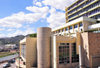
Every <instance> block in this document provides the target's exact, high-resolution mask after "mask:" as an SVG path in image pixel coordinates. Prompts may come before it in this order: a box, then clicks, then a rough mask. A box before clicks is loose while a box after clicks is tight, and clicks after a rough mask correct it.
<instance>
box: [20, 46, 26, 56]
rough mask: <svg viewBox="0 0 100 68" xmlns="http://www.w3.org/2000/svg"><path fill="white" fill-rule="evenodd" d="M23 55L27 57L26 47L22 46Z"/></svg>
mask: <svg viewBox="0 0 100 68" xmlns="http://www.w3.org/2000/svg"><path fill="white" fill-rule="evenodd" d="M21 55H22V56H23V57H24V58H25V57H26V45H21Z"/></svg>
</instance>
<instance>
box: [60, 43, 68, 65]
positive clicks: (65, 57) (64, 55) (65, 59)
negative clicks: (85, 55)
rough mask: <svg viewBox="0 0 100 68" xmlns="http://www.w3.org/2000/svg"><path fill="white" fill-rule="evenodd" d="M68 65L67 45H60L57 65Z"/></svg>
mask: <svg viewBox="0 0 100 68" xmlns="http://www.w3.org/2000/svg"><path fill="white" fill-rule="evenodd" d="M63 63H69V43H60V46H59V64H63Z"/></svg>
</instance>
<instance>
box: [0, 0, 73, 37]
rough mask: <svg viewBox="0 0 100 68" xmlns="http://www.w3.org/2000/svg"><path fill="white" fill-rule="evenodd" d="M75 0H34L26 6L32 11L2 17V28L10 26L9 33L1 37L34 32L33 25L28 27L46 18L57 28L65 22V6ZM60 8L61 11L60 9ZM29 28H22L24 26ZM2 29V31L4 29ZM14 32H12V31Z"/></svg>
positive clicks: (52, 26) (0, 23)
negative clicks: (31, 4) (30, 4)
mask: <svg viewBox="0 0 100 68" xmlns="http://www.w3.org/2000/svg"><path fill="white" fill-rule="evenodd" d="M74 1H75V0H43V1H41V0H34V1H33V6H26V8H25V9H26V10H27V11H30V12H29V13H25V12H24V11H23V12H21V11H19V12H18V13H14V14H12V15H10V16H7V17H5V18H2V19H0V28H8V29H7V30H5V31H9V33H8V34H7V35H5V34H0V37H5V36H9V37H11V36H16V35H21V34H22V35H26V34H29V33H34V29H33V27H27V25H24V24H28V25H31V24H33V23H36V22H37V21H38V20H40V19H46V20H47V22H48V23H49V25H48V26H49V27H51V28H55V27H58V26H61V25H63V24H64V23H65V12H63V11H64V10H65V7H66V6H68V5H69V4H71V3H72V2H74ZM58 9H59V10H60V11H58ZM25 27H26V28H27V29H24V30H22V29H23V28H25ZM35 29H36V28H35ZM2 30H3V29H1V30H0V31H2ZM11 32H12V33H11Z"/></svg>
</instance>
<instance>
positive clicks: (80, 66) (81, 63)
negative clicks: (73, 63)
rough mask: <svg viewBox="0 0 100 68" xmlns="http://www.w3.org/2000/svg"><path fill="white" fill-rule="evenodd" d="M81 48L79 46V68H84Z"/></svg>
mask: <svg viewBox="0 0 100 68" xmlns="http://www.w3.org/2000/svg"><path fill="white" fill-rule="evenodd" d="M84 60H85V59H84V55H83V49H82V46H79V68H85V63H84Z"/></svg>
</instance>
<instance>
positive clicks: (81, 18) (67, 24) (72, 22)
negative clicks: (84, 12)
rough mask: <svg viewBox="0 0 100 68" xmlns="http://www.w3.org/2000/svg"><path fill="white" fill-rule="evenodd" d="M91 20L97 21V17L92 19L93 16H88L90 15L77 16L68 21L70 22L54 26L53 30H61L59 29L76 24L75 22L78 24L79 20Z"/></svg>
mask: <svg viewBox="0 0 100 68" xmlns="http://www.w3.org/2000/svg"><path fill="white" fill-rule="evenodd" d="M83 20H84V21H90V22H96V19H92V18H88V17H80V18H77V19H75V20H73V21H71V22H68V23H65V24H63V25H62V26H59V27H57V28H54V29H52V31H56V30H59V29H63V28H65V27H68V26H71V25H74V24H77V23H79V22H82V21H83Z"/></svg>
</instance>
